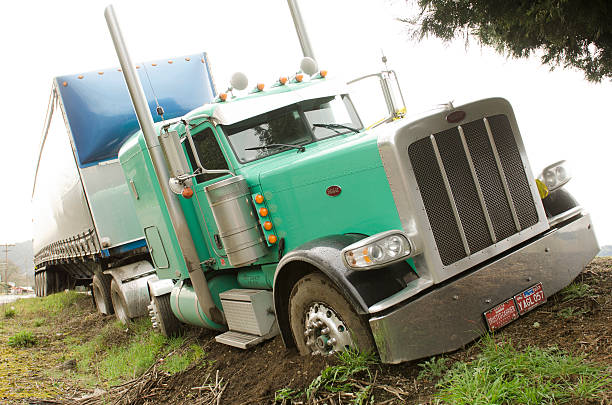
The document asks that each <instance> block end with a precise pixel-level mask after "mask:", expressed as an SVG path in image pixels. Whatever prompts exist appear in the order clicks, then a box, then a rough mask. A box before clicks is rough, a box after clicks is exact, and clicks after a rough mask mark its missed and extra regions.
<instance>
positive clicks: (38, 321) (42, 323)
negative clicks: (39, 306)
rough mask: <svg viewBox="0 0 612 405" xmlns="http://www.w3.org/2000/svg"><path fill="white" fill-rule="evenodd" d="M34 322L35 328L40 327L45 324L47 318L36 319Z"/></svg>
mask: <svg viewBox="0 0 612 405" xmlns="http://www.w3.org/2000/svg"><path fill="white" fill-rule="evenodd" d="M33 324H34V327H35V328H38V327H41V326H43V325H44V324H45V320H44V319H42V318H38V319H34V323H33Z"/></svg>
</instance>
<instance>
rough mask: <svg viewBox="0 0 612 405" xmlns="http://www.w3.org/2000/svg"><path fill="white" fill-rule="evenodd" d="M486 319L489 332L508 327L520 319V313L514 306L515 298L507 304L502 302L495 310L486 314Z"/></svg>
mask: <svg viewBox="0 0 612 405" xmlns="http://www.w3.org/2000/svg"><path fill="white" fill-rule="evenodd" d="M484 316H485V319H486V320H487V326H488V327H489V330H490V331H491V332H493V331H494V330H497V329H499V328H501V327H502V326H506V325H507V324H509V323H510V322H512V321H514V320H515V319H517V318H518V317H519V313H518V311H517V310H516V305H514V298H510V299H508V300H507V301H505V302H502V303H501V304H499V305H498V306H496V307H495V308H492V309H490V310H488V311H487V312H485V313H484Z"/></svg>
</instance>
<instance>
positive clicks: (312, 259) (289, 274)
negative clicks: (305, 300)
mask: <svg viewBox="0 0 612 405" xmlns="http://www.w3.org/2000/svg"><path fill="white" fill-rule="evenodd" d="M365 237H367V235H361V234H346V235H330V236H325V237H322V238H318V239H314V240H312V241H310V242H307V243H305V244H303V245H301V246H298V247H297V248H295V249H293V250H292V251H291V252H289V253H287V254H286V255H285V256H284V257H283V258H282V260H281V261H280V262H279V263H278V266H277V267H276V272H275V274H274V285H273V294H274V309H275V311H276V318H277V321H278V326H279V328H280V330H281V335H282V337H283V342H284V343H285V346H287V347H290V346H293V345H294V342H293V336H292V335H291V328H290V326H289V312H288V308H289V297H290V295H291V290H292V288H293V286H294V285H295V283H296V282H297V281H298V280H299V279H300V278H302V277H303V276H305V275H306V274H308V273H311V272H315V271H319V272H321V273H323V274H325V276H327V277H328V278H329V279H330V280H331V281H332V282H333V283H334V284H335V286H336V287H337V288H338V290H339V291H340V292H341V293H342V295H343V296H344V298H345V299H346V300H347V302H348V303H349V304H351V306H352V307H353V309H354V310H355V312H356V313H358V314H360V315H368V313H369V312H368V307H370V306H371V305H373V304H374V303H376V302H378V301H380V300H382V299H384V298H386V297H388V296H390V295H392V294H394V293H396V292H397V291H400V290H401V289H402V288H404V287H405V286H406V284H407V283H408V282H410V281H411V280H413V279H416V278H417V277H418V276H417V275H416V274H415V273H414V270H413V269H412V267H411V266H410V264H408V263H407V262H400V263H396V264H393V265H390V266H388V267H384V268H381V269H376V270H367V271H354V270H350V269H347V268H346V266H345V265H344V263H343V262H342V249H344V248H345V247H347V246H349V245H351V244H353V243H355V242H357V241H360V240H361V239H363V238H365Z"/></svg>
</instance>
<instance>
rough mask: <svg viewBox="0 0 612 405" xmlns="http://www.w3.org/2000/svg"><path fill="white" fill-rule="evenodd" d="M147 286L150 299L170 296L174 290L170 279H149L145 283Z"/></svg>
mask: <svg viewBox="0 0 612 405" xmlns="http://www.w3.org/2000/svg"><path fill="white" fill-rule="evenodd" d="M147 282H148V284H149V295H150V296H151V298H153V297H160V296H162V295H164V294H170V293H171V292H172V289H173V288H174V282H173V281H172V279H170V278H164V279H161V280H155V279H151V280H148V281H147Z"/></svg>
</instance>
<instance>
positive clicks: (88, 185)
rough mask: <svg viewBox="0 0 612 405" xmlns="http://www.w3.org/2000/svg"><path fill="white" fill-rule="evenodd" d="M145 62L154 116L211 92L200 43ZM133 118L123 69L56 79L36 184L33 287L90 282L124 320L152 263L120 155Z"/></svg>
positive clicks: (141, 308) (142, 306) (139, 309)
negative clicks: (192, 50)
mask: <svg viewBox="0 0 612 405" xmlns="http://www.w3.org/2000/svg"><path fill="white" fill-rule="evenodd" d="M141 65H142V67H143V69H142V70H140V71H139V73H140V74H141V76H142V78H143V81H144V82H146V83H148V87H147V99H148V104H149V106H150V108H151V110H152V111H153V112H154V113H155V114H156V117H157V120H162V119H164V118H165V119H171V118H175V117H178V116H181V115H183V114H185V113H186V112H188V111H190V110H191V109H193V108H195V107H197V106H200V105H202V104H203V103H205V102H207V101H210V100H212V99H213V97H214V95H215V88H214V84H213V81H212V76H211V74H210V66H209V63H208V57H207V55H206V54H205V53H200V54H195V55H187V56H181V57H178V58H172V59H163V60H157V61H150V62H146V63H143V64H141ZM159 103H163V105H164V107H165V110H164V111H163V114H162V115H158V114H157V112H158V110H157V106H158V105H159ZM160 112H161V111H160ZM138 128H139V126H138V122H137V119H136V115H135V114H134V112H133V109H132V105H131V102H130V98H129V94H128V93H127V90H126V88H125V84H124V79H123V75H122V73H121V69H118V68H112V69H105V70H99V71H93V72H87V73H78V74H71V75H65V76H59V77H56V78H55V79H54V80H53V85H52V90H51V96H50V100H49V107H48V111H47V117H46V120H45V126H44V131H43V138H42V142H41V146H40V153H39V158H38V164H37V168H36V176H35V181H34V188H33V192H32V203H33V208H34V211H33V212H34V214H33V229H34V237H33V243H34V252H35V259H34V261H35V286H36V294H37V295H38V296H45V295H48V294H51V293H54V292H58V291H63V290H64V289H65V288H70V287H72V286H73V285H75V284H81V285H90V284H91V286H92V290H93V295H94V299H95V302H96V305H97V307H98V309H99V310H100V312H102V313H105V314H112V313H113V312H116V313H117V316H118V317H119V319H121V320H123V321H127V320H128V319H131V318H134V317H136V316H140V315H143V314H146V306H147V305H148V302H149V299H148V289H147V287H146V286H147V283H146V281H147V280H148V279H150V278H152V277H155V275H154V273H155V270H154V268H153V266H152V264H151V259H150V254H149V249H148V247H147V244H146V241H145V237H144V233H143V229H142V228H141V226H140V224H139V222H138V219H137V216H136V211H135V209H134V204H133V203H132V200H131V194H132V193H133V189H132V188H131V187H132V186H131V185H130V184H129V183H126V182H125V178H124V176H123V171H122V170H121V166H120V164H119V160H118V152H119V148H120V147H121V145H122V144H123V143H124V142H125V140H126V139H128V138H129V137H130V136H131V135H132V134H133V133H135V132H136V131H137V130H138Z"/></svg>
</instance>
